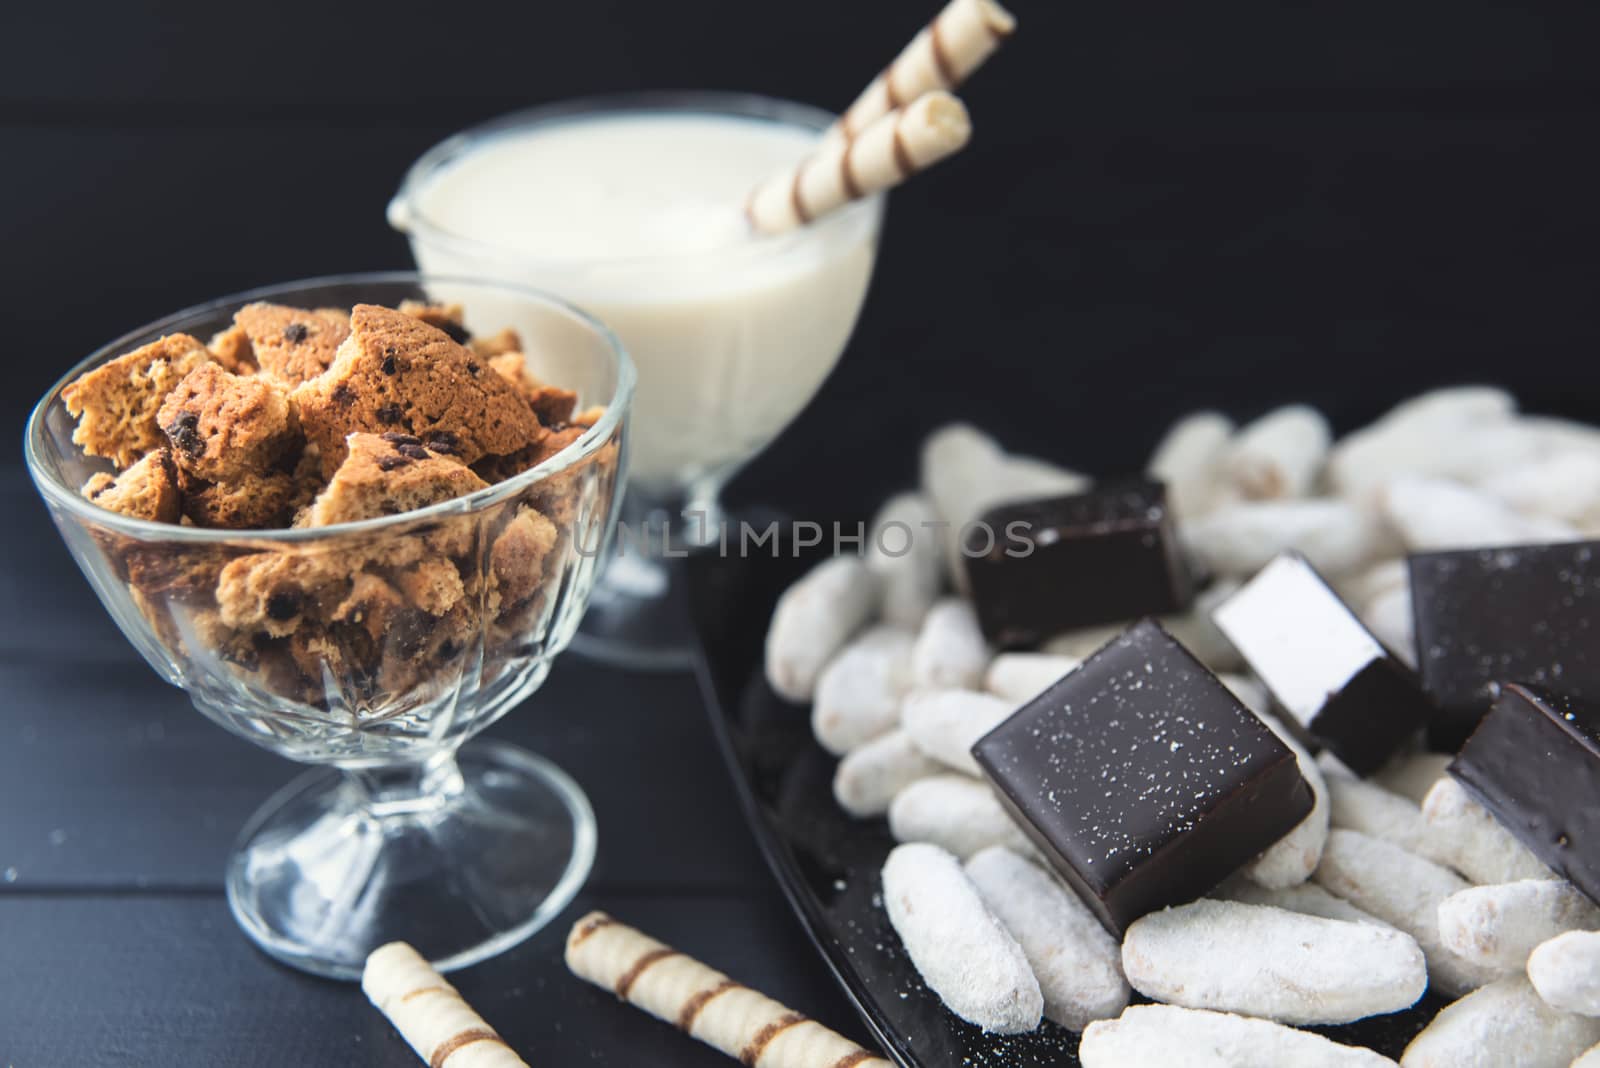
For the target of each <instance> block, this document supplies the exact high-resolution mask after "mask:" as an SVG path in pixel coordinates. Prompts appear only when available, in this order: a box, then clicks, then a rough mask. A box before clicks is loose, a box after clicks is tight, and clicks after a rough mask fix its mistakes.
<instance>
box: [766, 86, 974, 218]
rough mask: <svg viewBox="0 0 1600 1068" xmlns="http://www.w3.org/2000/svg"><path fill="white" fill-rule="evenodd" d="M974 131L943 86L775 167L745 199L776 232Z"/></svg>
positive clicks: (901, 176) (928, 163)
mask: <svg viewBox="0 0 1600 1068" xmlns="http://www.w3.org/2000/svg"><path fill="white" fill-rule="evenodd" d="M971 139H972V119H971V117H970V116H968V115H967V108H966V105H964V104H963V103H961V101H960V100H958V99H957V98H956V97H953V96H951V95H950V94H949V93H947V92H945V91H944V90H942V89H935V90H933V91H932V92H928V93H923V94H922V95H921V96H919V97H917V98H916V99H915V100H913V101H911V102H909V103H907V104H906V105H905V106H904V107H900V108H896V109H895V110H893V111H891V112H888V113H887V114H885V115H882V116H880V117H878V118H877V119H876V120H874V121H873V122H872V123H871V124H870V125H868V126H867V127H866V129H864V130H862V131H861V133H860V134H859V135H858V136H857V137H856V138H855V139H853V140H850V141H844V140H837V141H834V142H833V143H831V144H825V145H822V146H820V147H819V148H818V149H817V152H816V154H815V155H813V156H809V157H807V158H806V159H805V160H802V161H801V162H800V163H799V164H798V165H797V166H794V167H791V168H789V169H787V170H784V171H782V172H781V173H778V174H774V175H773V176H772V177H770V178H768V179H767V180H766V181H764V182H762V183H761V184H760V185H758V186H756V188H755V190H754V191H753V192H751V194H750V199H749V200H748V201H746V203H745V214H746V215H747V216H748V217H749V219H750V225H751V226H752V227H753V228H754V229H755V230H756V231H758V232H759V233H763V234H778V233H783V232H785V231H787V230H792V229H794V228H795V227H797V226H805V225H806V224H808V223H810V222H813V221H815V220H816V219H818V218H820V217H821V216H823V215H826V214H827V213H828V212H830V211H833V210H834V209H836V208H839V207H842V206H844V205H845V204H848V203H850V202H851V201H855V200H861V199H863V198H865V197H869V196H872V195H873V194H874V193H881V192H883V191H884V190H885V189H892V188H893V187H895V186H897V185H899V184H900V183H902V182H904V181H905V180H906V179H908V178H910V177H911V176H912V175H915V174H918V173H919V172H921V171H925V170H927V169H928V168H929V167H932V166H933V165H934V164H935V163H938V162H939V161H940V160H942V159H944V158H946V157H947V156H951V155H954V154H955V153H957V152H959V151H961V149H963V148H965V147H966V146H967V142H968V141H970V140H971Z"/></svg>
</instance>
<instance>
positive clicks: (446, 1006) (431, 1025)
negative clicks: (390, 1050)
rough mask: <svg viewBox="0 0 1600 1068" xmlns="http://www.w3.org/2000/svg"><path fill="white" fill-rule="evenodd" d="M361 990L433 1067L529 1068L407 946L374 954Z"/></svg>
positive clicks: (393, 944) (385, 948)
mask: <svg viewBox="0 0 1600 1068" xmlns="http://www.w3.org/2000/svg"><path fill="white" fill-rule="evenodd" d="M361 989H362V990H363V991H365V992H366V995H367V997H368V998H369V999H370V1000H371V1001H372V1003H373V1004H374V1005H376V1006H377V1007H378V1011H379V1012H381V1013H383V1014H384V1015H385V1016H387V1017H388V1018H389V1022H390V1023H392V1024H394V1028H395V1030H396V1031H399V1032H400V1036H401V1037H402V1038H404V1039H405V1040H406V1041H407V1042H409V1043H410V1044H411V1048H412V1049H414V1050H416V1051H417V1056H419V1057H421V1058H422V1059H423V1060H425V1061H427V1062H428V1066H429V1068H528V1065H527V1062H526V1061H524V1060H523V1059H522V1058H521V1057H518V1056H517V1055H516V1054H515V1053H513V1052H511V1047H510V1046H508V1045H506V1044H505V1042H504V1040H502V1039H501V1038H500V1036H499V1035H497V1034H495V1031H494V1028H492V1027H490V1026H489V1025H488V1024H486V1023H484V1022H483V1017H481V1016H479V1015H478V1014H477V1013H475V1012H473V1011H472V1006H470V1005H468V1004H467V1003H466V1001H464V1000H463V999H462V997H461V995H460V994H459V993H458V992H457V991H456V988H455V987H453V986H451V985H450V984H449V983H447V982H445V980H444V977H443V976H442V975H440V974H439V973H438V972H436V971H434V970H433V965H431V964H429V963H428V962H427V961H426V960H423V959H422V955H421V954H420V953H418V952H417V951H416V950H414V949H412V948H411V947H410V946H408V945H407V944H406V943H404V942H390V943H389V944H388V945H386V946H379V947H378V948H377V949H375V950H373V951H372V953H371V954H370V955H369V956H368V957H367V966H366V968H365V969H364V970H363V971H362V973H361Z"/></svg>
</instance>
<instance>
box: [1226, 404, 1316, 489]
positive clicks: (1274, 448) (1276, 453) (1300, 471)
mask: <svg viewBox="0 0 1600 1068" xmlns="http://www.w3.org/2000/svg"><path fill="white" fill-rule="evenodd" d="M1332 443H1333V430H1332V428H1330V427H1329V426H1328V420H1327V419H1326V418H1325V417H1324V416H1323V414H1322V413H1321V412H1319V411H1317V410H1316V409H1315V408H1312V407H1309V406H1308V405H1304V404H1290V405H1286V406H1285V407H1282V408H1279V409H1277V410H1275V411H1271V412H1268V413H1267V414H1266V415H1263V416H1262V417H1261V418H1260V419H1257V420H1256V421H1255V422H1253V423H1250V424H1248V425H1246V426H1245V427H1244V428H1243V429H1241V430H1240V431H1239V433H1238V434H1237V435H1236V436H1235V437H1234V439H1233V441H1232V442H1230V443H1229V445H1228V449H1227V452H1226V454H1225V455H1224V456H1223V459H1222V476H1223V479H1224V481H1225V483H1226V485H1227V486H1228V488H1229V489H1231V490H1233V491H1234V492H1235V493H1237V494H1238V495H1239V496H1240V497H1243V498H1244V499H1246V500H1254V501H1266V500H1277V499H1278V498H1281V497H1304V496H1306V495H1308V494H1309V493H1310V492H1311V490H1312V487H1313V486H1314V485H1315V484H1316V481H1317V475H1318V474H1319V473H1321V471H1322V464H1323V462H1324V461H1325V460H1326V459H1327V457H1328V447H1329V446H1330V445H1331V444H1332Z"/></svg>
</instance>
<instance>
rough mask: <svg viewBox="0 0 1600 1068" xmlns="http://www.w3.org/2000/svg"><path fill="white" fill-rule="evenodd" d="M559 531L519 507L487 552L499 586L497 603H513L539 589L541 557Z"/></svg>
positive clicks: (541, 572) (530, 509)
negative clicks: (499, 598) (499, 600)
mask: <svg viewBox="0 0 1600 1068" xmlns="http://www.w3.org/2000/svg"><path fill="white" fill-rule="evenodd" d="M559 536H560V531H558V530H557V529H556V526H555V524H554V523H552V522H550V520H548V519H546V518H545V517H544V516H542V515H540V514H539V513H538V512H536V511H534V510H533V509H532V508H526V507H524V508H520V509H518V510H517V515H516V518H514V519H512V520H511V522H509V523H507V524H506V527H505V529H504V530H502V531H501V532H500V535H499V536H498V537H497V538H495V540H494V545H493V547H492V548H491V549H490V550H489V564H490V566H491V567H492V568H493V569H494V576H495V579H496V581H497V582H498V584H499V591H500V597H501V602H502V603H503V604H505V605H507V606H510V605H514V604H517V603H518V602H520V601H522V600H524V599H525V598H527V597H528V596H529V595H530V594H532V593H533V591H534V590H536V589H538V588H539V580H540V579H541V578H543V577H544V561H545V557H547V556H549V555H550V550H552V549H554V548H555V545H556V539H557V538H558V537H559Z"/></svg>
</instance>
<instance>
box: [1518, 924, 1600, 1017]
mask: <svg viewBox="0 0 1600 1068" xmlns="http://www.w3.org/2000/svg"><path fill="white" fill-rule="evenodd" d="M1528 978H1529V979H1530V980H1531V981H1532V982H1533V986H1534V989H1535V990H1537V991H1538V992H1539V996H1540V997H1541V998H1543V999H1544V1001H1545V1004H1547V1005H1549V1006H1550V1007H1551V1008H1554V1009H1560V1010H1561V1011H1562V1012H1575V1013H1578V1014H1580V1015H1582V1016H1600V931H1573V932H1570V933H1568V934H1563V935H1557V936H1556V937H1555V938H1552V939H1550V941H1548V942H1545V943H1543V944H1541V945H1539V946H1536V947H1534V950H1533V952H1532V953H1531V954H1529V956H1528Z"/></svg>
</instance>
